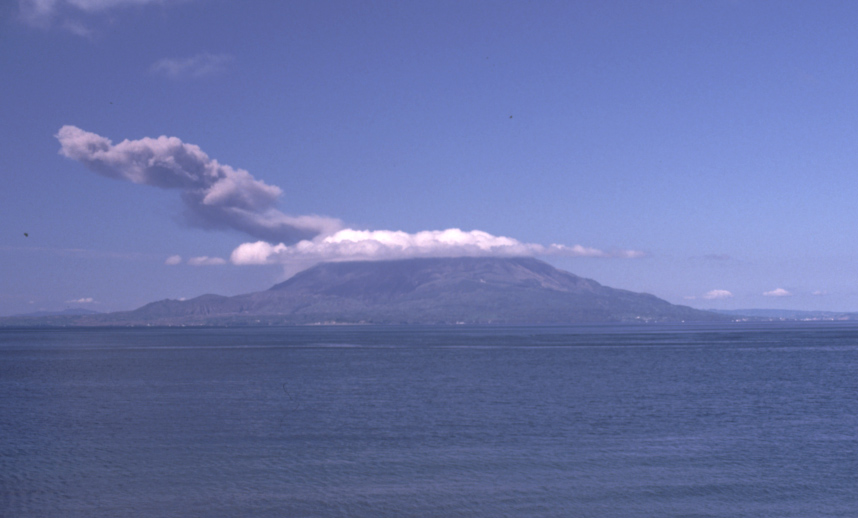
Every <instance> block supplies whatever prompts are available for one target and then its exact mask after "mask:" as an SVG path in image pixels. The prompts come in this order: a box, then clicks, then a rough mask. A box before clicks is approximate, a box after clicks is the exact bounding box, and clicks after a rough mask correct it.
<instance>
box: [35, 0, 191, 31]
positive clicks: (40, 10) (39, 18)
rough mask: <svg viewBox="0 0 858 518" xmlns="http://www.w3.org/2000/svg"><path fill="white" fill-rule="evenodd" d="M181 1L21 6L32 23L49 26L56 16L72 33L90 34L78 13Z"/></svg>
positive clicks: (89, 0) (80, 0)
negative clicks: (78, 18)
mask: <svg viewBox="0 0 858 518" xmlns="http://www.w3.org/2000/svg"><path fill="white" fill-rule="evenodd" d="M181 1H185V0H18V10H19V13H20V16H21V19H22V20H23V21H24V22H25V23H27V24H29V25H32V26H35V27H41V28H48V27H50V26H51V25H53V22H54V21H55V20H62V23H61V26H63V27H64V28H66V29H68V30H70V31H71V32H72V33H74V34H78V35H80V36H88V35H89V33H90V31H89V29H87V28H86V27H85V26H84V25H83V23H82V22H80V21H79V20H77V19H75V18H76V17H81V16H93V15H96V14H101V13H106V12H109V11H114V10H116V9H121V8H128V7H134V6H143V5H146V4H158V5H165V4H169V3H178V2H181Z"/></svg>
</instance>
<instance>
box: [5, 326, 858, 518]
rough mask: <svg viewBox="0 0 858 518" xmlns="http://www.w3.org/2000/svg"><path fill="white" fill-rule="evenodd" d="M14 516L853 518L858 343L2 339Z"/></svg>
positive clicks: (672, 334) (681, 329)
mask: <svg viewBox="0 0 858 518" xmlns="http://www.w3.org/2000/svg"><path fill="white" fill-rule="evenodd" d="M0 516H3V517H6V518H9V517H71V518H74V517H87V518H93V517H126V516H132V517H531V516H532V517H582V518H585V517H592V518H614V517H616V518H621V517H622V518H638V517H639V518H656V517H657V518H665V517H686V518H692V517H693V518H703V517H711V518H715V517H719V518H720V517H725V518H726V517H730V518H736V517H778V518H789V517H796V518H813V517H850V518H851V517H855V516H858V324H856V323H838V322H817V323H813V322H809V323H727V324H707V325H693V324H684V325H657V324H652V325H626V326H617V325H590V326H569V327H566V326H561V327H558V326H552V327H533V326H519V327H501V326H427V327H417V326H303V327H248V328H154V327H153V328H92V329H85V328H80V329H70V328H58V329H9V328H6V329H0Z"/></svg>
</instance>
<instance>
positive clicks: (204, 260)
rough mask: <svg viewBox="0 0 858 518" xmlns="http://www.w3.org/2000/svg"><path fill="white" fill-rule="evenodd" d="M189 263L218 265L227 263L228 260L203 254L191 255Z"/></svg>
mask: <svg viewBox="0 0 858 518" xmlns="http://www.w3.org/2000/svg"><path fill="white" fill-rule="evenodd" d="M188 264H189V265H191V266H217V265H221V264H226V260H225V259H222V258H220V257H209V256H207V255H203V256H200V257H191V258H190V259H188Z"/></svg>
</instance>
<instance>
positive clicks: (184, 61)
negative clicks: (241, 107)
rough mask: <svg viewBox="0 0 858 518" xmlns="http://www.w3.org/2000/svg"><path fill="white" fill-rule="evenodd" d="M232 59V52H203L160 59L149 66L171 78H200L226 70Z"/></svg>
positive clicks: (155, 72)
mask: <svg viewBox="0 0 858 518" xmlns="http://www.w3.org/2000/svg"><path fill="white" fill-rule="evenodd" d="M232 60H233V57H232V56H231V55H230V54H209V53H208V52H203V53H202V54H197V55H196V56H192V57H189V58H164V59H160V60H158V61H156V62H155V63H153V64H152V66H150V67H149V71H150V72H152V73H153V74H159V75H163V76H165V77H168V78H170V79H184V78H200V77H205V76H210V75H215V74H219V73H221V72H224V71H225V70H226V68H227V65H229V63H230V62H231V61H232Z"/></svg>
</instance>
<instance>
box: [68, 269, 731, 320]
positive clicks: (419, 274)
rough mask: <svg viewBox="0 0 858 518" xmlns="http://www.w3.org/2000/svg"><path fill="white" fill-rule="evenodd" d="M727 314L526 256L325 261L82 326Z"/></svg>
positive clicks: (706, 316) (660, 317)
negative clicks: (255, 288)
mask: <svg viewBox="0 0 858 518" xmlns="http://www.w3.org/2000/svg"><path fill="white" fill-rule="evenodd" d="M724 319H726V317H723V316H720V315H716V314H714V313H709V312H706V311H699V310H695V309H692V308H689V307H686V306H677V305H673V304H670V303H669V302H667V301H664V300H662V299H659V298H657V297H655V296H653V295H649V294H644V293H634V292H631V291H626V290H618V289H614V288H609V287H607V286H602V285H601V284H599V283H598V282H596V281H593V280H590V279H584V278H581V277H578V276H576V275H573V274H571V273H569V272H565V271H562V270H558V269H557V268H554V267H553V266H551V265H549V264H547V263H544V262H542V261H539V260H537V259H533V258H529V257H515V258H498V257H455V258H420V259H405V260H395V261H355V262H336V263H321V264H318V265H316V266H314V267H312V268H310V269H308V270H304V271H303V272H300V273H298V274H296V275H295V276H294V277H292V278H290V279H288V280H287V281H285V282H282V283H280V284H277V285H276V286H273V287H272V288H271V289H269V290H266V291H260V292H256V293H249V294H246V295H237V296H234V297H223V296H219V295H203V296H201V297H197V298H195V299H191V300H187V301H177V300H164V301H160V302H153V303H151V304H147V305H146V306H143V307H142V308H140V309H137V310H135V311H128V312H121V313H111V314H108V315H98V316H91V317H82V318H80V319H78V320H77V321H76V323H78V324H94V325H98V324H102V325H103V324H111V323H114V324H120V323H123V324H141V323H146V324H163V325H177V324H214V325H230V324H232V325H266V324H267V325H275V324H312V323H370V324H452V323H502V324H570V323H584V322H679V321H704V320H724Z"/></svg>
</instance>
